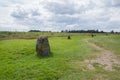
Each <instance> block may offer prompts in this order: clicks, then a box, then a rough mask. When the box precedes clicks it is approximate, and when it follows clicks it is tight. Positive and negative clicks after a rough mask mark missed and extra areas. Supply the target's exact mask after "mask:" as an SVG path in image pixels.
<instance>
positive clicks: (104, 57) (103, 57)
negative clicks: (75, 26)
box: [84, 40, 120, 71]
mask: <svg viewBox="0 0 120 80" xmlns="http://www.w3.org/2000/svg"><path fill="white" fill-rule="evenodd" d="M86 43H88V44H89V45H90V46H92V47H93V48H95V49H96V50H100V54H98V55H97V58H95V59H91V60H85V61H84V62H85V63H86V64H87V67H88V69H90V70H94V69H95V67H94V65H93V64H96V63H97V64H98V65H99V67H101V68H103V69H105V70H109V71H113V70H114V69H113V65H118V66H120V61H119V60H118V59H117V56H116V55H115V54H114V53H113V52H112V51H109V50H105V49H104V48H102V47H99V46H97V45H96V44H94V43H90V42H89V41H88V40H86Z"/></svg>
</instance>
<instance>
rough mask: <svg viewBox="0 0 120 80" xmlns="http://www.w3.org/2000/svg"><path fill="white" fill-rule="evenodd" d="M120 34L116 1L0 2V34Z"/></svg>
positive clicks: (118, 8) (118, 9) (119, 1)
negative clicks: (1, 32) (79, 31)
mask: <svg viewBox="0 0 120 80" xmlns="http://www.w3.org/2000/svg"><path fill="white" fill-rule="evenodd" d="M31 29H32V30H33V29H34V30H35V29H39V30H41V31H43V30H45V31H61V30H66V29H68V30H73V29H74V30H78V29H79V30H81V29H84V30H88V29H92V30H93V29H95V30H97V29H98V30H104V31H111V30H114V31H120V0H0V31H28V30H31Z"/></svg>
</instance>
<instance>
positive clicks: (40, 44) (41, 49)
mask: <svg viewBox="0 0 120 80" xmlns="http://www.w3.org/2000/svg"><path fill="white" fill-rule="evenodd" d="M36 52H37V55H38V56H48V55H49V54H50V45H49V41H48V38H47V37H40V38H38V39H37V43H36Z"/></svg>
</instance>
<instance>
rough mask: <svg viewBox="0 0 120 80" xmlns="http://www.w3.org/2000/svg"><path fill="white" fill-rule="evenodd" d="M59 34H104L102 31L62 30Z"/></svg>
mask: <svg viewBox="0 0 120 80" xmlns="http://www.w3.org/2000/svg"><path fill="white" fill-rule="evenodd" d="M61 32H67V33H105V32H104V31H99V30H65V31H64V30H62V31H61Z"/></svg>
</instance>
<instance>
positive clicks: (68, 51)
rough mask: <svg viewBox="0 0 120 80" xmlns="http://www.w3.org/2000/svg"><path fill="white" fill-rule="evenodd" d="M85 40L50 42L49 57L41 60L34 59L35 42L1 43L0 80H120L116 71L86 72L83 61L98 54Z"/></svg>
mask: <svg viewBox="0 0 120 80" xmlns="http://www.w3.org/2000/svg"><path fill="white" fill-rule="evenodd" d="M88 38H89V39H91V38H90V37H88V36H77V37H72V39H71V40H67V38H66V37H54V38H53V37H52V38H49V42H50V47H51V54H52V56H50V57H44V58H38V57H37V56H36V52H35V44H36V39H29V40H26V39H13V40H3V41H0V80H95V79H98V80H106V79H108V80H119V79H120V77H119V76H120V71H119V70H120V69H119V67H117V68H116V69H117V70H118V71H112V72H110V71H105V70H102V69H100V68H97V69H96V70H93V71H92V70H88V69H87V67H86V64H84V63H83V60H85V59H90V58H94V57H95V56H94V55H95V53H96V52H97V51H96V50H95V49H93V48H92V47H91V46H89V45H87V44H86V43H85V42H84V39H88ZM101 38H102V37H100V39H101ZM113 38H114V37H113ZM115 40H117V39H115ZM94 41H97V38H96V39H94ZM116 45H117V44H115V45H114V46H116Z"/></svg>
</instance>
